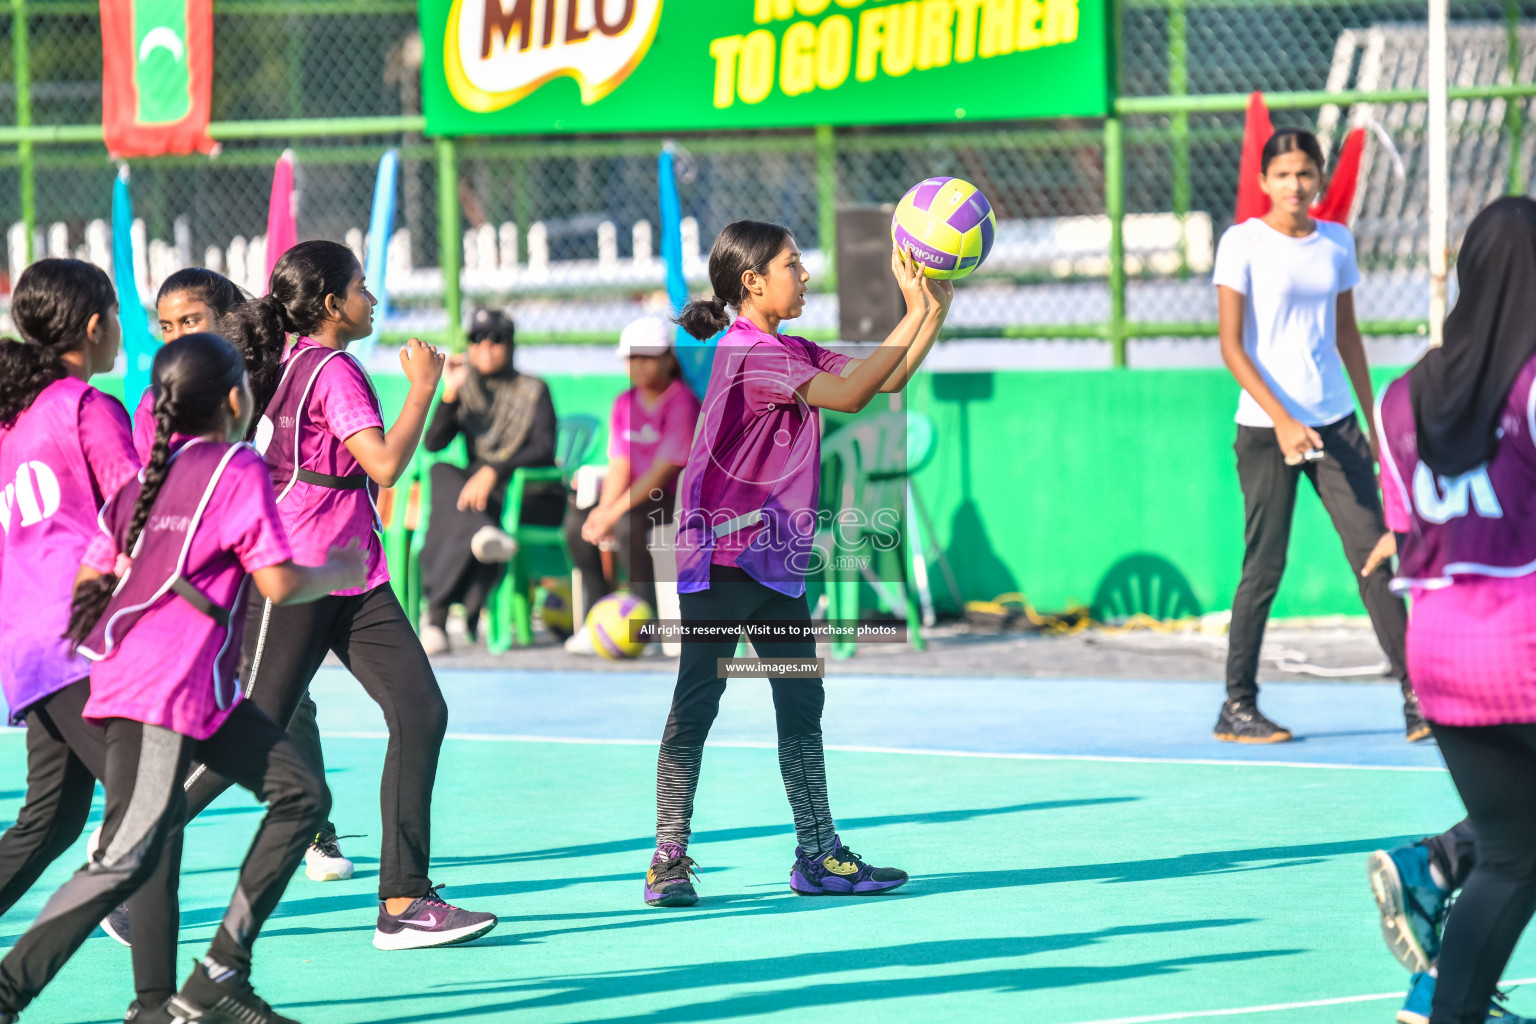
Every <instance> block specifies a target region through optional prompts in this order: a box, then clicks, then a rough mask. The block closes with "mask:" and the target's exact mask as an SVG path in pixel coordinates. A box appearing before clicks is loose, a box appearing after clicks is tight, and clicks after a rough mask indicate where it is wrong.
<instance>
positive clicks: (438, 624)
mask: <svg viewBox="0 0 1536 1024" xmlns="http://www.w3.org/2000/svg"><path fill="white" fill-rule="evenodd" d="M515 334H516V328H515V327H514V326H513V323H512V321H511V319H510V318H508V317H507V316H505V315H503V314H501V313H498V312H496V311H495V310H488V309H478V310H476V311H475V314H474V316H473V317H472V318H471V320H470V325H469V348H468V350H467V352H466V353H465V354H464V355H452V356H449V357H448V363H447V366H446V368H445V369H444V371H443V396H442V400H441V401H440V402H439V403H438V406H437V410H436V412H435V413H434V414H433V416H432V422H431V423H430V424H428V426H427V432H426V435H425V437H424V439H423V443H424V444H425V445H426V449H427V451H429V452H440V451H442V450H443V449H444V448H446V447H448V445H449V444H450V443H452V441H453V439H454V438H455V437H457V436H458V435H459V434H460V433H462V434H463V435H464V440H465V442H466V445H467V447H468V449H469V465H468V466H466V467H463V468H460V467H458V466H455V465H452V464H450V463H447V462H439V463H436V464H435V465H433V467H432V510H431V519H430V520H428V523H427V539H426V542H425V543H424V544H423V545H422V549H421V586H422V594H423V596H424V597H425V598H426V600H427V618H428V625H427V627H426V628H425V629H424V630H422V633H421V643H422V646H423V647H424V648H426V651H427V653H428V654H442V653H443V652H445V651H447V650H448V633H447V625H448V609H449V607H450V606H451V605H454V604H463V605H464V629H465V632H466V633H468V634H469V638H470V641H471V642H474V640H475V638H476V636H477V635H478V634H479V628H480V612H481V611H482V610H483V609H484V608H485V602H486V600H487V599H488V598H489V597H490V594H491V591H492V590H493V589H494V588H495V586H496V584H497V583H498V582H499V581H500V579H501V574H502V572H503V571H505V568H506V563H507V562H509V561H511V560H512V557H513V556H514V555H515V554H516V553H517V542H516V540H515V539H513V538H512V537H511V536H509V535H508V534H507V533H506V532H505V531H504V530H502V528H501V512H502V506H503V504H504V502H505V500H506V494H507V481H508V480H509V479H510V478H511V476H512V471H513V470H515V469H519V468H522V467H525V466H528V467H532V466H553V465H554V464H555V405H554V402H553V401H551V399H550V397H549V387H548V386H547V385H546V384H545V383H544V382H543V381H542V380H540V379H539V378H537V377H530V376H529V375H528V374H525V373H518V372H517V370H516V369H515V368H514V367H513V365H512V351H513V340H514V336H515ZM564 514H565V490H564V487H563V485H561V484H560V483H558V482H548V483H535V484H529V485H528V486H527V488H526V489H525V490H524V494H523V508H522V515H521V521H522V522H524V523H530V524H537V525H541V526H556V525H558V524H559V523H560V521H561V519H562V518H563V516H564Z"/></svg>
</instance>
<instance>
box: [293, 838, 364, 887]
mask: <svg viewBox="0 0 1536 1024" xmlns="http://www.w3.org/2000/svg"><path fill="white" fill-rule="evenodd" d="M342 838H347V839H355V838H357V837H356V836H346V837H342V836H338V835H337V834H336V833H335V832H330V831H325V832H316V833H315V838H314V839H313V840H311V841H310V844H309V846H308V847H306V848H305V850H304V875H305V877H307V878H308V879H309V880H310V881H312V882H344V881H346V880H347V879H349V878H351V877H352V870H353V869H352V862H351V861H350V860H348V859H347V858H346V857H343V856H342V854H341V845H340V843H339V842H338V840H340V839H342Z"/></svg>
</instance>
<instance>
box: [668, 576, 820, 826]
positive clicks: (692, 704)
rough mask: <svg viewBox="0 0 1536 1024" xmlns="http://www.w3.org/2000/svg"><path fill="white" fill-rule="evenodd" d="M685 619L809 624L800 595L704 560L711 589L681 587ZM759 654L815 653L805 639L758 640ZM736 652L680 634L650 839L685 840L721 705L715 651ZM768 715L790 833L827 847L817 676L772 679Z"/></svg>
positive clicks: (732, 645) (732, 642)
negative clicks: (776, 733)
mask: <svg viewBox="0 0 1536 1024" xmlns="http://www.w3.org/2000/svg"><path fill="white" fill-rule="evenodd" d="M678 602H679V604H680V605H681V610H682V620H683V622H684V623H688V622H701V621H729V622H741V623H747V622H754V621H756V622H763V621H769V620H773V621H789V622H802V623H805V624H807V625H809V623H810V621H811V615H810V609H809V607H808V606H807V605H806V601H805V596H804V595H801V596H800V597H787V596H785V595H784V594H781V593H779V592H778V591H776V590H773V589H772V588H769V587H765V586H763V584H761V583H759V582H757V581H756V580H754V579H753V578H752V577H751V576H749V575H748V574H747V573H745V572H743V571H742V570H740V569H738V568H736V567H735V566H722V565H714V566H711V567H710V576H709V589H708V590H703V591H699V592H698V593H693V594H679V595H678ZM752 647H753V649H754V650H755V651H756V652H757V654H758V656H759V657H762V658H805V659H809V658H814V657H816V644H815V642H814V641H811V640H787V641H781V642H769V641H756V640H754V641H753V643H752ZM735 653H736V638H735V637H732V638H730V639H724V640H712V641H704V642H696V641H692V640H685V641H684V642H683V653H682V658H681V660H680V662H679V664H678V669H677V688H676V689H675V690H674V691H673V694H672V710H671V713H670V714H668V715H667V727H666V730H665V731H664V732H663V733H662V737H661V753H660V755H659V757H658V760H657V766H656V840H657V842H658V843H673V844H676V845H677V846H680V847H686V846H687V845H688V838H689V836H690V835H691V834H692V820H693V798H694V794H695V792H696V791H697V790H698V787H699V769H700V765H701V764H702V760H703V756H704V741H705V739H707V738H708V736H709V727H710V726H711V725H712V724H714V721H715V716H716V715H717V714H719V712H720V698H721V696H722V695H724V693H725V680H724V679H722V678H721V677H720V675H719V673H718V671H717V667H718V659H720V658H729V657H732V656H733V655H734V654H735ZM770 685H771V686H772V687H773V709H774V717H775V719H776V720H777V723H778V729H779V772H780V774H781V775H782V776H783V778H784V791H785V795H787V796H788V797H789V805H790V809H791V811H792V812H793V814H794V818H795V836H796V838H797V839H798V840H799V843H800V845H801V846H802V847H804V848H805V849H806V850H808V851H812V852H814V851H817V850H822V851H830V850H831V849H832V839H833V836H834V834H835V832H836V827H835V825H834V824H833V821H832V812H831V809H830V807H829V801H828V798H827V770H826V764H825V762H824V760H823V757H822V746H821V711H822V707H823V704H824V703H825V693H824V691H823V688H822V681H821V680H820V679H773V680H770Z"/></svg>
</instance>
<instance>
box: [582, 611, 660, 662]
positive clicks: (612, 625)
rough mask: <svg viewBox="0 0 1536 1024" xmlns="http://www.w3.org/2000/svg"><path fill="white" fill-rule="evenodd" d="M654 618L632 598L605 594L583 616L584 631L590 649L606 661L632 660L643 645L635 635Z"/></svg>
mask: <svg viewBox="0 0 1536 1024" xmlns="http://www.w3.org/2000/svg"><path fill="white" fill-rule="evenodd" d="M655 618H656V613H655V612H654V611H652V610H651V606H650V605H648V604H646V603H645V602H644V601H642V600H640V599H639V598H638V597H635V596H634V595H633V594H609V595H608V596H607V597H605V598H603V599H602V600H601V601H599V602H597V604H595V605H593V606H592V611H591V612H589V613H588V614H587V631H588V632H589V633H590V634H591V635H592V646H593V648H594V649H595V650H596V651H597V653H598V654H601V655H602V656H603V657H605V658H607V659H608V660H609V661H618V660H619V659H621V658H636V657H639V656H640V652H641V651H643V650H645V644H646V642H645V641H644V640H640V639H638V638H637V637H636V636H635V631H636V630H638V629H639V628H640V627H641V626H642V625H644V624H645V623H647V622H652V621H654V620H655Z"/></svg>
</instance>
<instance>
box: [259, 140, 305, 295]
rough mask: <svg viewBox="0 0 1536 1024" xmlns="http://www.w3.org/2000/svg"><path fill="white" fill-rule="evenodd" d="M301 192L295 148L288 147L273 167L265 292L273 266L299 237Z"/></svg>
mask: <svg viewBox="0 0 1536 1024" xmlns="http://www.w3.org/2000/svg"><path fill="white" fill-rule="evenodd" d="M298 203H299V196H298V193H297V192H296V191H295V190H294V187H293V150H291V149H290V150H286V151H285V152H284V153H283V155H282V156H280V157H278V158H277V166H276V167H274V168H273V169H272V201H271V203H270V204H269V205H268V206H267V265H266V272H267V273H266V281H265V282H263V284H262V289H261V290H262V294H263V295H265V294H266V293H267V291H268V290H269V287H270V284H269V283H270V282H271V280H272V268H273V267H275V266H277V261H278V260H279V259H281V258H282V255H283V253H285V252H287V251H288V250H289V249H292V248H293V247H294V245H295V244H297V243H298V241H299V223H298V220H299V211H298Z"/></svg>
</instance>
